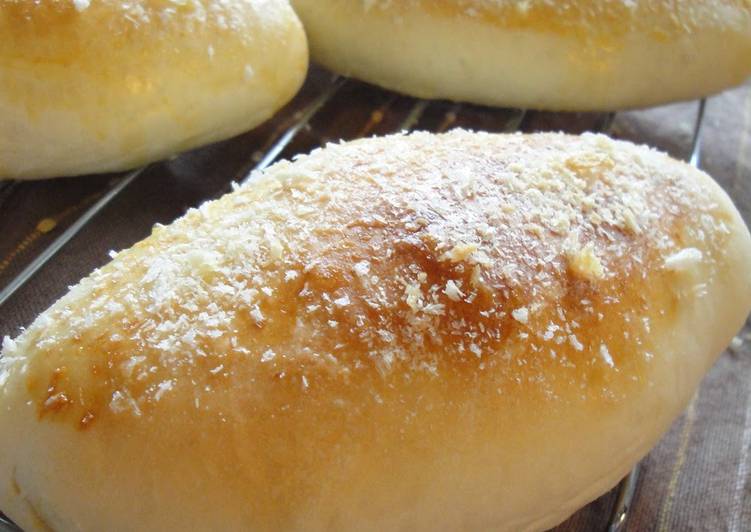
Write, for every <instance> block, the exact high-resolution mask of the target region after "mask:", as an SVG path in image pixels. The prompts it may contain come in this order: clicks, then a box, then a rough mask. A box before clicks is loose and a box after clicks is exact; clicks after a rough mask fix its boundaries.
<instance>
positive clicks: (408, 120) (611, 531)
mask: <svg viewBox="0 0 751 532" xmlns="http://www.w3.org/2000/svg"><path fill="white" fill-rule="evenodd" d="M351 83H356V82H353V81H351V80H349V79H346V78H342V77H339V76H333V77H331V78H329V79H327V80H326V82H325V83H324V84H323V86H322V87H321V89H320V90H319V93H318V94H317V95H316V96H315V97H314V98H313V99H312V100H311V101H310V102H309V103H308V104H307V105H306V106H305V107H303V108H302V109H301V110H299V111H297V112H296V113H294V114H293V115H292V120H291V122H289V123H287V124H285V127H283V128H278V129H277V130H275V131H274V132H272V133H271V134H270V136H269V137H268V138H267V139H266V142H265V143H264V145H263V147H262V148H261V151H260V152H257V153H256V156H255V157H252V158H251V159H252V160H251V161H249V162H248V164H247V165H246V169H245V170H243V171H242V173H241V174H240V175H239V176H233V179H232V178H231V180H233V181H241V182H242V183H246V182H248V181H249V180H251V178H252V175H253V172H255V171H258V170H262V169H264V168H266V167H268V166H269V165H271V164H272V163H274V162H275V161H276V160H277V159H278V158H279V157H280V156H281V155H282V154H283V153H284V152H285V150H286V149H288V148H289V147H290V145H291V144H292V143H293V141H294V140H295V138H296V137H297V136H298V135H299V134H300V132H301V131H303V130H305V129H306V128H308V127H309V125H310V123H311V121H312V120H313V119H314V117H316V116H318V115H319V114H320V113H321V111H322V110H323V109H324V108H325V107H326V106H327V105H328V104H330V103H331V102H332V100H335V98H336V97H337V94H338V93H340V92H341V91H342V89H344V88H345V87H346V86H347V85H348V84H351ZM395 97H396V95H394V96H393V97H390V98H387V99H386V102H385V103H383V104H381V105H380V106H375V107H374V108H373V109H372V110H371V112H370V115H369V117H368V120H367V121H366V122H365V123H364V124H363V125H362V126H361V127H360V128H359V130H358V132H357V133H356V134H355V135H354V137H353V138H359V137H364V136H367V135H368V134H370V133H371V132H372V131H373V129H374V127H375V126H376V125H378V124H380V123H381V122H383V120H384V116H385V115H386V114H387V113H388V111H389V107H390V106H391V104H392V103H393V101H394V98H395ZM410 102H411V103H410V107H409V110H408V112H407V113H406V116H405V117H404V118H403V119H402V120H401V121H399V122H398V125H397V126H396V127H395V128H394V131H403V130H412V129H413V128H414V127H415V126H416V125H417V124H418V122H419V121H420V119H421V117H422V116H423V115H424V113H425V112H426V111H427V110H428V109H429V108H430V107H431V106H433V105H435V104H436V102H432V101H428V100H420V99H410ZM465 108H466V106H465V105H464V104H459V103H457V104H452V105H451V106H449V108H448V109H447V110H446V111H445V113H444V116H443V117H442V118H441V120H440V122H439V123H438V124H437V125H436V126H434V127H433V128H430V129H432V130H433V131H434V132H441V131H445V130H447V129H450V128H451V127H452V126H453V125H455V123H456V122H457V119H458V117H459V116H460V114H461V113H462V112H463V110H464V109H465ZM705 108H706V101H705V100H700V101H698V102H697V114H696V120H695V123H694V129H693V135H692V141H691V148H690V152H689V154H688V157H687V160H688V161H689V162H690V163H691V164H692V165H694V166H696V167H700V165H701V135H702V129H703V124H704V115H705ZM526 117H527V111H526V110H523V109H516V110H509V115H508V116H507V117H506V119H505V121H504V123H503V124H496V125H495V129H496V130H500V131H506V132H512V131H517V130H518V129H519V128H520V126H521V125H522V123H523V122H524V120H525V118H526ZM614 119H615V113H609V114H605V115H604V118H603V119H601V120H599V121H598V122H597V123H596V124H595V125H594V126H593V127H592V128H591V130H593V131H596V132H605V133H607V132H609V131H610V129H611V126H612V124H613V121H614ZM157 164H158V163H157ZM146 168H147V167H144V168H139V169H137V170H134V171H131V172H129V173H127V174H124V175H123V176H121V177H120V178H119V179H117V180H116V181H115V182H114V183H113V184H112V185H111V186H110V188H109V189H108V190H107V191H106V192H105V193H104V194H103V195H102V196H101V197H100V198H99V199H98V201H96V202H95V203H94V204H93V205H91V207H89V208H88V209H87V210H86V211H85V212H83V213H82V214H81V215H80V216H79V218H78V219H77V220H75V221H74V222H73V223H72V224H71V225H69V226H68V227H67V229H66V230H65V231H64V232H63V233H61V234H60V235H59V236H58V237H57V238H56V239H55V240H53V241H52V242H51V243H50V244H49V245H48V246H47V247H46V248H45V249H43V250H42V251H41V253H39V254H38V255H37V256H36V257H35V258H34V259H33V260H32V261H31V262H29V264H28V265H27V266H26V267H25V268H24V269H23V270H22V271H21V272H20V273H19V274H18V275H16V276H15V277H14V278H13V279H12V280H11V281H10V282H9V283H8V284H7V285H6V286H4V287H2V289H1V290H0V310H2V307H3V306H4V305H5V303H6V302H7V301H8V300H9V299H10V298H11V297H12V296H13V295H14V294H15V293H16V292H17V291H18V290H19V289H20V288H21V287H23V286H24V285H25V284H26V283H28V282H29V281H30V280H31V279H32V278H33V277H34V276H35V275H36V274H37V273H38V272H39V270H40V269H41V268H42V267H43V266H44V265H45V264H47V263H48V262H49V261H50V260H52V259H53V258H54V257H55V256H56V255H57V253H58V252H60V251H61V250H62V249H63V248H65V247H66V246H67V245H68V244H69V243H70V242H71V241H72V240H73V239H74V238H75V237H76V236H77V235H78V234H79V233H80V232H81V231H82V230H83V229H84V228H85V227H87V226H88V225H89V224H91V223H92V221H93V220H95V219H96V218H97V217H98V216H99V215H100V214H101V213H102V211H104V209H105V208H106V207H107V206H108V205H110V204H111V203H112V202H113V201H114V200H115V199H116V198H118V197H119V196H120V195H121V193H122V192H123V191H124V190H125V189H126V188H127V187H128V186H129V185H131V184H132V183H133V182H134V181H136V180H137V179H138V178H139V177H140V176H141V175H142V174H143V173H145V170H146ZM0 185H4V186H3V188H0V195H2V194H6V193H7V192H8V187H10V188H12V187H14V186H15V184H14V183H12V182H11V183H10V184H3V183H0ZM206 199H208V198H206ZM638 478H639V466H638V465H637V466H636V467H635V468H634V470H633V471H632V472H631V473H630V474H629V475H628V476H627V477H625V478H624V479H623V480H622V481H621V483H620V484H619V485H618V487H617V493H616V499H615V503H614V505H613V508H612V511H611V514H610V519H609V522H608V524H607V526H606V529H605V530H606V531H607V532H622V531H623V530H625V528H626V524H627V519H628V514H629V510H630V508H631V504H632V501H633V498H634V495H635V493H636V490H637V486H638ZM18 530H19V529H18V528H17V527H16V526H15V525H13V523H11V522H10V521H8V520H7V519H5V518H3V516H2V514H0V532H17V531H18Z"/></svg>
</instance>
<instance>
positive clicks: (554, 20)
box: [335, 0, 751, 43]
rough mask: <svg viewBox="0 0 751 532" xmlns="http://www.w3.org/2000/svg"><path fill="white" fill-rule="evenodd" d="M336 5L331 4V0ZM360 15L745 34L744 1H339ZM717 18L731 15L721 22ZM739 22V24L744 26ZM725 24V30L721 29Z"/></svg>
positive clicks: (578, 31) (607, 34)
mask: <svg viewBox="0 0 751 532" xmlns="http://www.w3.org/2000/svg"><path fill="white" fill-rule="evenodd" d="M335 1H337V0H335ZM339 1H340V2H341V3H342V4H353V5H355V6H357V5H358V4H359V5H360V6H365V10H367V11H370V10H376V11H382V12H385V13H386V12H392V13H395V14H399V13H404V12H405V11H407V10H420V11H424V12H426V13H430V14H433V15H436V16H441V17H447V18H449V17H450V18H458V19H467V20H481V21H483V22H485V23H488V24H492V25H494V26H497V27H501V28H506V29H513V30H532V31H540V32H554V33H560V34H567V35H577V36H580V37H584V38H585V40H586V39H598V40H600V42H603V41H602V39H606V40H608V41H610V42H611V43H612V39H614V38H618V37H622V36H623V35H625V34H627V33H628V32H631V31H639V32H644V33H645V34H646V35H648V36H650V37H652V38H655V39H658V40H665V39H669V38H671V37H677V36H681V35H687V34H691V33H694V32H697V31H701V30H702V29H706V28H707V27H711V26H722V27H724V28H725V29H735V30H741V31H743V30H747V29H748V23H749V18H750V17H751V2H749V0H719V1H718V0H690V1H685V0H610V1H606V2H603V1H598V0H566V1H562V2H561V1H558V2H549V1H547V0H525V1H522V2H518V1H515V0H437V1H435V0H407V1H406V2H404V1H402V2H392V1H389V0H373V1H365V2H362V1H360V0H339ZM719 13H722V14H725V15H727V14H728V13H732V14H733V15H734V16H728V17H726V18H723V17H720V16H718V14H719ZM744 22H745V25H744ZM727 24H729V25H730V28H727Z"/></svg>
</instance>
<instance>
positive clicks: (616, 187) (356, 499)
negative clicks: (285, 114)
mask: <svg viewBox="0 0 751 532" xmlns="http://www.w3.org/2000/svg"><path fill="white" fill-rule="evenodd" d="M749 267H751V241H750V239H749V234H748V231H747V229H746V227H745V225H744V223H743V221H742V220H741V218H740V216H739V215H738V212H737V211H736V210H735V208H734V207H733V205H732V203H731V202H730V200H729V199H728V197H727V196H726V195H725V194H724V192H722V190H721V189H720V188H719V187H718V186H717V185H716V184H715V183H714V182H713V181H712V180H711V179H710V178H709V177H707V176H706V175H705V174H703V173H702V172H700V171H698V170H695V169H693V168H692V167H690V166H688V165H686V164H683V163H680V162H676V161H674V160H671V159H669V158H668V157H667V156H665V155H663V154H660V153H657V152H655V151H651V150H649V149H647V148H644V147H636V146H633V145H631V144H628V143H625V142H616V141H613V140H610V139H609V138H607V137H604V136H596V135H585V136H583V137H571V136H565V135H560V134H538V135H530V136H524V135H491V134H480V133H469V132H465V131H454V132H451V133H449V134H445V135H440V136H435V135H432V134H428V133H417V134H413V135H409V136H399V135H397V136H391V137H385V138H375V139H369V140H361V141H356V142H351V143H347V144H341V145H331V146H329V147H327V148H325V149H323V150H319V151H316V152H314V153H313V154H311V155H309V156H305V157H301V158H299V159H298V160H296V161H295V162H292V163H289V162H282V163H279V164H277V165H275V166H273V167H272V168H270V169H268V170H266V171H265V172H263V173H261V174H258V175H256V177H255V180H254V182H253V183H252V184H250V185H248V186H244V187H240V188H239V189H238V190H236V191H235V192H233V193H232V194H229V195H227V196H225V197H223V198H221V199H219V200H217V201H213V202H209V203H206V204H204V205H203V206H202V207H201V208H199V209H197V210H196V209H194V210H191V211H189V212H188V213H187V215H186V216H184V217H183V218H182V219H180V220H178V221H177V222H175V223H174V224H172V225H170V226H166V227H165V226H157V227H156V228H155V230H154V232H153V234H152V235H151V236H150V237H149V238H147V239H146V240H144V241H143V242H141V243H139V244H137V245H135V246H134V247H133V248H131V249H129V250H126V251H123V252H121V253H119V254H117V256H116V257H115V258H114V260H113V261H112V262H110V263H109V264H108V265H106V266H104V267H103V268H102V269H100V270H97V271H95V272H94V273H93V274H92V275H91V276H89V277H88V278H86V279H85V280H83V281H82V282H81V283H80V284H79V285H77V286H75V287H74V288H72V289H71V291H70V292H69V293H68V294H67V295H66V296H64V297H63V298H62V299H61V300H59V301H58V302H57V303H55V304H54V305H53V306H52V307H51V308H50V309H49V310H47V311H46V312H45V313H43V314H42V315H41V316H40V317H39V318H38V319H37V320H36V321H35V322H34V323H33V324H32V325H31V326H30V327H29V329H28V330H26V331H25V332H23V334H21V336H20V337H18V338H17V339H16V340H10V339H7V338H6V339H5V340H4V346H3V355H2V357H3V358H2V362H0V364H1V365H0V508H2V510H3V511H5V512H7V513H8V515H9V516H10V517H11V518H13V519H15V520H16V521H17V522H18V523H19V524H20V525H21V526H23V527H25V528H27V529H28V530H40V529H44V527H49V528H52V529H54V530H61V531H64V530H186V529H196V528H198V529H212V530H271V529H276V530H355V529H356V530H460V529H461V530H485V529H492V530H509V531H519V530H541V529H544V528H546V527H549V526H552V525H555V524H556V523H558V522H560V521H561V520H563V519H564V518H566V517H567V516H568V515H569V514H571V513H572V512H574V511H575V510H576V509H577V508H579V507H580V506H582V505H584V504H585V503H587V502H588V501H590V500H592V499H594V498H595V497H597V496H598V495H600V494H602V493H603V492H605V491H606V490H608V489H610V488H611V487H612V486H613V485H615V484H616V483H617V481H618V480H619V479H620V478H621V477H622V476H623V475H624V474H625V473H627V472H628V471H629V469H630V468H631V467H632V466H633V464H634V463H635V462H636V461H637V460H639V459H640V458H641V457H642V456H643V455H644V454H645V453H646V452H647V451H648V450H649V449H650V447H652V446H653V444H654V443H655V442H656V441H657V440H658V438H660V436H661V434H662V433H663V432H664V431H665V430H666V428H667V427H668V426H669V425H670V423H671V421H672V420H673V419H674V418H675V417H676V416H677V415H678V414H679V413H680V412H681V411H682V409H683V408H684V406H685V405H686V403H687V401H688V400H689V398H690V397H691V395H692V394H693V393H694V390H695V388H696V386H697V384H698V383H699V380H700V379H701V378H702V376H703V375H704V373H705V371H706V370H707V369H708V368H709V367H710V366H711V364H712V362H713V361H714V359H715V357H716V356H717V354H718V353H720V351H722V349H723V347H724V346H725V345H726V344H727V343H728V342H729V340H730V339H731V338H732V336H733V334H734V333H735V332H736V331H737V329H738V328H739V327H740V326H741V324H742V322H743V320H744V318H745V317H746V314H747V313H748V311H749V308H751V285H750V284H751V280H750V279H749V276H748V271H749Z"/></svg>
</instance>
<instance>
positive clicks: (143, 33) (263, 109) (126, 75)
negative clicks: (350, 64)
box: [0, 0, 307, 178]
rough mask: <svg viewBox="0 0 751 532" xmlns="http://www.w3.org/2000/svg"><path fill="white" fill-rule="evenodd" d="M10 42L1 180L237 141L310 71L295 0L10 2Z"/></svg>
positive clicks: (4, 67)
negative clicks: (233, 137)
mask: <svg viewBox="0 0 751 532" xmlns="http://www.w3.org/2000/svg"><path fill="white" fill-rule="evenodd" d="M0 36H2V37H1V38H0V111H2V114H3V115H4V116H5V118H6V119H5V120H4V123H2V124H0V178H3V177H20V178H25V177H31V178H33V177H50V176H55V175H58V174H60V175H62V174H66V175H70V174H72V173H84V172H86V173H92V172H96V171H109V170H119V169H124V168H127V167H132V166H136V165H137V164H139V163H145V162H149V161H151V160H155V159H158V158H160V157H165V156H167V155H171V154H173V153H176V152H179V151H182V150H185V149H187V148H189V147H194V146H196V145H198V144H201V143H206V142H210V141H213V140H219V139H220V138H226V137H227V136H231V135H233V134H236V133H239V132H241V131H244V130H247V129H249V128H251V127H253V126H254V125H256V124H257V123H259V122H261V121H263V120H265V119H266V118H268V116H270V114H271V113H272V112H273V111H275V110H276V109H278V108H279V107H281V106H282V105H283V104H284V103H286V102H287V101H288V100H289V99H290V98H291V97H292V95H293V94H294V93H295V92H296V90H297V89H298V88H299V86H300V84H301V83H302V80H303V78H304V75H305V71H306V69H307V46H306V41H305V36H304V33H303V30H302V27H301V26H300V23H299V21H298V19H297V18H296V17H295V15H294V13H293V11H292V9H291V8H290V6H289V4H288V2H287V1H286V0H231V1H226V2H208V1H203V0H186V1H171V0H135V1H131V2H121V1H116V0H97V1H93V2H91V1H90V0H62V1H53V0H42V1H41V2H37V1H31V0H20V1H12V0H2V1H0Z"/></svg>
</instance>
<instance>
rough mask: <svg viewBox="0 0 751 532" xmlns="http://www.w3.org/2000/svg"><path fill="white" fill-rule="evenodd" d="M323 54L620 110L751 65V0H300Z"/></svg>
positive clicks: (401, 86)
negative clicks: (750, 0) (750, 58)
mask: <svg viewBox="0 0 751 532" xmlns="http://www.w3.org/2000/svg"><path fill="white" fill-rule="evenodd" d="M292 5H293V6H294V7H295V9H296V11H297V13H298V14H299V15H300V18H301V19H302V21H303V24H304V25H305V29H306V31H307V33H308V38H309V40H310V46H311V53H312V56H313V58H314V59H315V60H316V61H318V62H320V63H321V64H323V65H325V66H327V67H329V68H331V69H332V70H335V71H337V72H341V73H343V74H346V75H351V76H354V77H357V78H360V79H363V80H365V81H369V82H371V83H375V84H377V85H381V86H383V87H387V88H389V89H394V90H397V91H401V92H405V93H407V94H412V95H414V96H420V97H423V98H444V99H450V100H458V101H468V102H474V103H480V104H485V105H498V106H513V107H528V108H539V109H554V110H614V109H621V108H629V107H642V106H648V105H654V104H658V103H664V102H668V101H671V100H681V99H689V98H696V97H698V96H704V95H707V94H710V93H713V92H716V91H719V90H722V89H724V88H726V87H729V86H732V85H735V84H738V83H740V82H741V81H742V80H743V79H744V78H746V77H747V76H749V75H751V61H750V60H749V57H751V4H749V2H748V1H747V0H682V1H680V2H676V1H671V2H669V1H660V0H630V1H625V0H616V1H608V2H592V1H590V0H557V1H550V0H525V1H516V0H400V1H391V0H366V1H363V0H292Z"/></svg>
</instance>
